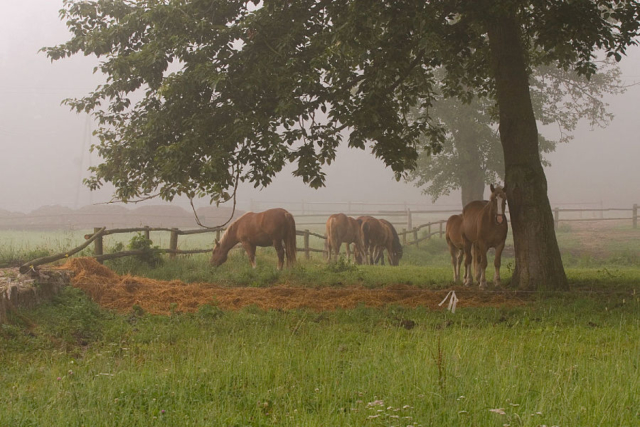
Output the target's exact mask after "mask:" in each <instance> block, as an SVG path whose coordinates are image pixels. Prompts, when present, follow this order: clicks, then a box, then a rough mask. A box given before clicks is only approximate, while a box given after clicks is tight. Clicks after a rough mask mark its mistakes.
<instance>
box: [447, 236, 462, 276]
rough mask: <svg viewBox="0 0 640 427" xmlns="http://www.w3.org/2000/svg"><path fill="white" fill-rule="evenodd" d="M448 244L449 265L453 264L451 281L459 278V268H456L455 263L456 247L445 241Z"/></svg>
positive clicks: (456, 263)
mask: <svg viewBox="0 0 640 427" xmlns="http://www.w3.org/2000/svg"><path fill="white" fill-rule="evenodd" d="M447 243H448V244H449V253H450V254H451V265H452V266H453V281H454V282H457V281H458V279H459V278H460V269H459V268H458V269H457V270H456V265H459V263H458V248H456V247H455V246H454V245H453V243H451V241H448V242H447Z"/></svg>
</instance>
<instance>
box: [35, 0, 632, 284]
mask: <svg viewBox="0 0 640 427" xmlns="http://www.w3.org/2000/svg"><path fill="white" fill-rule="evenodd" d="M639 13H640V6H639V5H638V3H637V2H635V1H619V0H575V1H567V2H549V1H542V0H528V1H525V0H497V1H496V0H477V1H466V0H453V1H452V0H446V1H443V0H436V1H424V0H419V1H418V0H403V1H393V2H389V1H364V0H297V1H282V0H278V1H274V0H266V1H264V2H261V3H259V4H257V3H256V2H255V1H254V2H253V3H251V2H246V1H239V0H141V1H129V0H95V1H75V0H66V1H65V2H64V8H63V9H62V11H61V18H62V19H63V20H65V21H66V22H67V25H68V26H69V29H70V31H71V34H72V36H71V39H70V40H69V41H68V42H67V43H64V44H62V45H60V46H56V47H50V48H45V49H44V50H45V51H46V53H47V55H48V56H49V57H50V58H51V59H53V60H55V59H59V58H63V57H67V56H70V55H74V54H77V53H79V52H82V53H83V54H85V55H96V56H98V57H99V58H101V62H100V65H99V67H98V70H99V71H101V72H102V73H104V74H106V76H107V81H106V83H105V84H104V85H102V86H100V87H98V88H97V89H96V91H94V92H92V93H91V94H89V95H87V96H86V97H84V98H82V99H77V100H69V101H68V103H69V105H71V107H73V108H75V109H76V110H78V111H87V112H93V113H94V114H95V115H96V117H97V118H98V119H99V120H100V123H101V127H100V128H99V129H98V130H97V135H98V136H99V138H100V142H99V143H98V144H97V146H96V147H95V148H96V149H97V150H98V152H99V154H100V155H101V156H102V158H103V159H104V163H102V164H100V165H98V166H96V167H95V168H94V169H93V172H94V175H93V178H91V179H90V180H89V185H90V187H91V188H97V187H99V186H101V185H102V184H103V183H104V182H111V183H113V184H114V185H115V187H116V197H118V198H120V199H123V200H130V199H132V198H136V197H144V196H149V195H152V194H154V193H157V194H160V195H161V197H163V198H165V199H168V200H170V199H172V198H173V197H174V196H175V195H178V194H187V195H189V196H196V195H208V196H211V197H212V198H213V199H214V200H226V199H228V198H229V197H230V191H231V190H232V189H234V188H235V186H236V185H237V182H238V180H249V181H250V182H253V183H254V184H255V185H257V186H260V185H268V184H269V183H270V182H271V180H272V178H273V176H274V175H275V174H276V173H277V172H278V171H280V170H281V169H282V167H283V166H284V165H285V164H286V163H287V162H293V163H294V164H296V165H297V168H296V169H295V172H294V174H295V175H297V176H299V177H300V178H301V179H302V180H303V181H304V182H306V183H308V184H309V185H311V186H312V187H318V186H321V185H323V183H324V174H323V172H322V166H323V165H324V164H327V163H330V162H331V161H332V160H333V159H334V158H335V155H336V148H337V147H338V145H339V144H340V143H341V142H342V138H343V137H342V135H343V132H345V135H346V139H347V141H346V143H347V144H348V145H349V146H352V147H358V148H365V147H370V149H371V151H372V153H373V154H374V155H376V156H378V157H380V158H381V159H382V160H383V161H384V162H385V163H386V164H387V165H388V166H389V167H391V168H392V169H393V171H394V172H395V173H396V175H397V176H398V177H401V176H402V175H403V174H405V173H406V171H408V170H411V169H412V168H414V167H415V164H416V160H417V158H418V152H419V150H421V149H422V150H433V151H437V150H439V148H440V146H441V143H442V141H443V138H444V131H443V129H442V128H441V126H439V125H438V123H437V122H435V121H433V120H432V119H431V116H430V114H429V110H430V108H431V105H432V101H433V99H434V97H435V93H436V84H437V85H438V88H439V89H441V90H442V93H443V94H444V95H445V96H450V97H453V96H455V97H458V98H460V99H463V100H467V101H468V100H471V99H473V98H474V97H477V96H479V97H490V98H493V99H495V100H496V103H497V106H498V109H499V122H500V126H499V128H500V138H501V142H502V147H503V151H504V159H505V179H506V182H507V185H508V188H509V190H508V192H507V197H508V201H509V208H510V216H511V223H512V225H513V228H512V229H513V235H514V244H515V248H516V269H515V272H514V276H513V282H514V283H515V284H516V285H518V286H524V287H537V286H551V287H563V286H566V277H565V275H564V270H563V268H562V262H561V260H560V253H559V250H558V248H557V242H556V240H555V235H554V234H553V219H552V215H551V209H550V206H549V203H548V198H547V196H546V191H547V189H546V179H545V177H544V171H543V169H542V166H541V164H540V158H539V154H538V140H537V136H538V133H537V129H536V124H535V117H534V114H533V108H532V100H531V95H530V90H529V83H528V76H529V73H530V69H531V68H532V67H535V66H538V65H541V64H551V63H556V64H558V66H559V67H560V68H561V69H570V68H573V69H575V70H576V71H577V72H578V73H579V74H581V75H585V76H587V77H588V76H591V75H593V74H594V73H595V72H596V70H597V64H596V55H595V52H596V51H597V50H601V51H603V52H605V54H606V55H607V56H609V57H613V58H615V59H616V60H618V59H620V58H621V56H622V55H623V54H624V53H625V50H626V48H627V47H628V46H629V45H631V44H635V43H636V41H635V38H636V37H637V35H638V30H639V22H638V18H639ZM174 67H175V68H174ZM436 70H444V76H443V77H442V79H441V80H440V81H439V82H437V79H436ZM416 107H418V108H420V109H422V110H423V111H425V113H426V114H424V115H420V116H417V117H412V115H411V114H410V112H411V110H412V109H413V108H416ZM422 135H427V137H428V138H427V140H426V141H427V143H426V146H425V143H423V142H422V141H421V140H420V138H421V136H422Z"/></svg>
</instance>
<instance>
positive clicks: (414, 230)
mask: <svg viewBox="0 0 640 427" xmlns="http://www.w3.org/2000/svg"><path fill="white" fill-rule="evenodd" d="M458 212H460V211H459V210H455V211H454V210H441V209H439V210H416V211H411V210H409V209H407V210H406V211H381V212H378V213H376V214H373V215H376V216H387V217H388V216H397V217H402V216H405V217H406V222H400V221H396V225H397V224H403V225H404V224H407V227H406V228H402V229H401V231H399V232H398V236H399V237H400V239H401V242H402V244H403V245H404V246H407V245H416V246H418V245H419V244H420V242H423V241H425V240H428V239H430V238H432V237H433V236H439V237H440V238H442V237H444V234H445V230H444V228H445V224H446V222H447V221H446V220H444V219H441V220H438V221H431V222H427V223H424V224H420V225H418V226H416V227H414V226H413V225H412V223H413V218H412V215H413V214H425V213H427V214H434V213H458ZM563 212H564V213H574V214H575V213H581V214H582V213H584V212H592V213H594V212H595V213H600V218H561V217H560V214H561V213H563ZM604 212H631V216H630V217H612V218H610V217H608V218H605V217H604V216H603V215H602V214H603V213H604ZM363 215H367V214H363ZM369 215H371V214H369ZM321 216H322V215H319V214H306V215H296V218H310V217H316V218H317V217H321ZM325 216H326V215H325ZM553 216H554V225H555V227H556V229H557V228H558V226H559V223H560V221H562V222H577V221H628V220H631V221H632V226H633V228H637V227H638V204H634V205H633V207H632V208H631V209H624V208H605V209H603V208H601V209H596V208H594V209H574V208H567V209H560V208H555V209H554V210H553ZM311 224H315V223H311ZM311 224H309V223H302V224H299V225H311ZM317 224H325V223H324V222H321V223H317ZM434 227H437V229H436V230H434ZM425 228H426V232H423V233H422V234H423V235H422V236H419V232H420V231H421V230H423V229H425ZM152 231H153V232H169V233H171V234H170V239H169V248H166V249H156V250H157V251H158V252H160V253H168V254H169V257H170V258H175V256H176V255H186V254H197V253H206V252H210V251H211V249H191V250H180V249H178V239H179V236H188V235H194V234H203V233H216V239H218V240H219V239H220V235H221V233H222V231H224V229H223V228H221V227H218V228H210V229H194V230H180V229H178V228H168V227H132V228H113V229H110V230H108V229H106V228H105V227H95V228H94V232H93V234H86V235H85V236H84V238H85V240H86V242H85V243H84V244H83V245H81V246H78V247H77V248H74V249H72V250H70V251H67V252H63V253H61V254H57V255H51V256H47V257H43V258H39V259H36V260H33V261H30V262H28V263H26V264H24V265H23V266H21V267H20V270H21V271H24V272H26V271H28V270H29V269H31V268H34V267H35V266H37V265H41V264H46V263H49V262H53V261H56V260H59V259H62V258H64V257H68V256H70V255H72V254H74V253H77V252H79V251H80V250H82V249H84V248H85V247H87V246H88V245H89V244H90V243H91V242H93V244H94V250H93V252H94V254H93V256H94V257H95V258H96V259H97V260H98V261H100V262H102V261H105V260H108V259H114V258H120V257H125V256H134V255H141V254H143V253H144V252H143V251H121V252H117V253H112V254H105V253H104V244H103V238H104V236H108V235H113V234H121V233H135V232H142V233H144V236H145V238H147V239H150V233H151V232H152ZM296 235H297V236H302V238H303V246H302V247H300V248H298V251H299V252H304V253H305V257H306V258H309V257H310V254H311V253H312V252H318V253H323V252H324V250H323V249H316V248H313V247H311V245H310V240H311V239H310V238H311V237H312V236H313V237H316V238H319V239H323V240H324V239H326V237H325V236H323V235H321V234H318V233H314V232H312V231H310V230H308V229H305V230H297V231H296Z"/></svg>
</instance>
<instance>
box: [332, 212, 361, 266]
mask: <svg viewBox="0 0 640 427" xmlns="http://www.w3.org/2000/svg"><path fill="white" fill-rule="evenodd" d="M326 235H327V240H326V250H327V255H328V260H329V261H332V258H334V260H337V259H338V254H339V252H340V246H342V244H343V243H346V244H347V260H349V259H351V249H350V248H349V246H350V245H351V243H353V244H354V254H353V255H354V256H353V257H354V261H355V262H356V263H357V264H362V254H363V253H364V250H363V246H364V243H363V241H362V229H361V228H360V224H359V223H358V221H356V220H355V219H354V218H351V217H348V216H346V215H345V214H343V213H338V214H333V215H331V216H330V217H329V219H327V224H326Z"/></svg>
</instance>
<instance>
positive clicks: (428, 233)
mask: <svg viewBox="0 0 640 427" xmlns="http://www.w3.org/2000/svg"><path fill="white" fill-rule="evenodd" d="M427 239H429V240H431V223H429V225H427Z"/></svg>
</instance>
